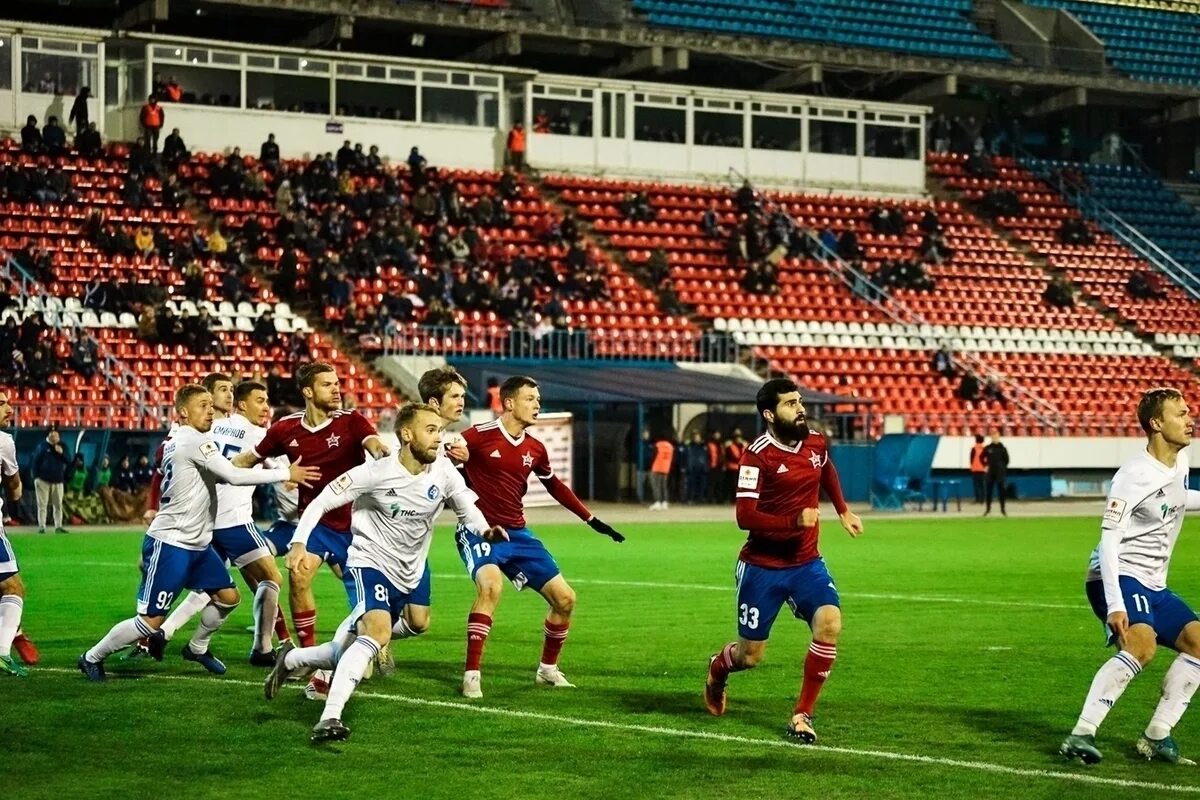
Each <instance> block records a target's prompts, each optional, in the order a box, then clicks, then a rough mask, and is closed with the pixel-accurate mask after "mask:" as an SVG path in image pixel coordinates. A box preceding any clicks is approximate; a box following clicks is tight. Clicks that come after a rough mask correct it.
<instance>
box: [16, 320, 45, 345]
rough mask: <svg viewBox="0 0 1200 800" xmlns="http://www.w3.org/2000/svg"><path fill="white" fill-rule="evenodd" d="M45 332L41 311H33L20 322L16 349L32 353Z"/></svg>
mask: <svg viewBox="0 0 1200 800" xmlns="http://www.w3.org/2000/svg"><path fill="white" fill-rule="evenodd" d="M45 332H46V323H45V322H43V321H42V312H40V311H35V312H33V313H32V314H30V315H29V316H27V317H26V318H25V319H24V320H22V322H21V325H20V327H19V330H18V333H17V349H18V350H20V351H21V352H23V353H32V352H33V349H34V348H35V347H37V346H38V344H39V343H40V342H41V340H42V335H43V334H44V333H45Z"/></svg>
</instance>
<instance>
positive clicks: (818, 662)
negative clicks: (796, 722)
mask: <svg viewBox="0 0 1200 800" xmlns="http://www.w3.org/2000/svg"><path fill="white" fill-rule="evenodd" d="M835 659H837V645H836V644H831V643H829V642H818V641H817V640H816V639H813V642H812V644H810V645H809V646H808V656H807V657H806V658H805V659H804V682H803V683H801V684H800V697H799V698H798V699H797V700H796V713H797V714H808V715H809V716H810V717H811V716H812V713H813V706H815V705H816V704H817V695H819V694H821V687H822V686H824V685H825V679H826V678H828V677H829V671H830V670H832V669H833V662H834V660H835Z"/></svg>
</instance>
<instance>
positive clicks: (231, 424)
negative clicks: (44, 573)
mask: <svg viewBox="0 0 1200 800" xmlns="http://www.w3.org/2000/svg"><path fill="white" fill-rule="evenodd" d="M208 435H209V436H210V437H212V440H213V441H214V442H216V443H217V447H219V448H221V455H223V456H225V458H229V459H232V458H233V457H234V456H236V455H237V454H238V453H241V452H242V451H243V450H249V449H251V448H253V447H255V446H256V445H257V444H258V443H259V442H261V441H262V438H263V437H264V436H266V435H267V429H266V428H260V427H259V426H257V425H255V424H254V423H253V422H251V421H250V420H248V419H246V418H245V417H243V416H242V415H241V414H232V415H230V416H228V417H225V418H224V419H219V420H216V421H214V422H213V426H212V430H210V431H209V432H208ZM255 469H258V467H255ZM253 523H254V487H253V486H230V485H228V484H224V483H223V484H221V485H220V486H218V487H217V520H216V522H215V523H213V527H214V528H215V529H216V530H221V529H222V528H240V527H244V526H246V525H252V524H253Z"/></svg>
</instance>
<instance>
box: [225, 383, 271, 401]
mask: <svg viewBox="0 0 1200 800" xmlns="http://www.w3.org/2000/svg"><path fill="white" fill-rule="evenodd" d="M266 390H267V387H266V386H264V385H263V384H261V383H259V382H258V381H242V382H241V383H239V384H238V385H237V386H235V387H233V405H234V407H237V404H238V403H241V402H243V401H246V400H249V399H250V395H252V394H254V393H255V392H260V391H261V392H265V391H266Z"/></svg>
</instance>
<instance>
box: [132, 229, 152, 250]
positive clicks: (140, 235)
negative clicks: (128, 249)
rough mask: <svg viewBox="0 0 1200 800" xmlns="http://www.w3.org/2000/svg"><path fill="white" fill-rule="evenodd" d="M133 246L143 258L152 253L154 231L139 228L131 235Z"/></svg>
mask: <svg viewBox="0 0 1200 800" xmlns="http://www.w3.org/2000/svg"><path fill="white" fill-rule="evenodd" d="M133 246H134V247H136V248H137V250H138V252H139V253H141V254H142V255H144V256H148V255H150V254H151V253H153V252H154V231H152V230H150V228H149V227H147V226H145V225H142V226H139V227H138V229H137V230H136V231H134V234H133Z"/></svg>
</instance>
